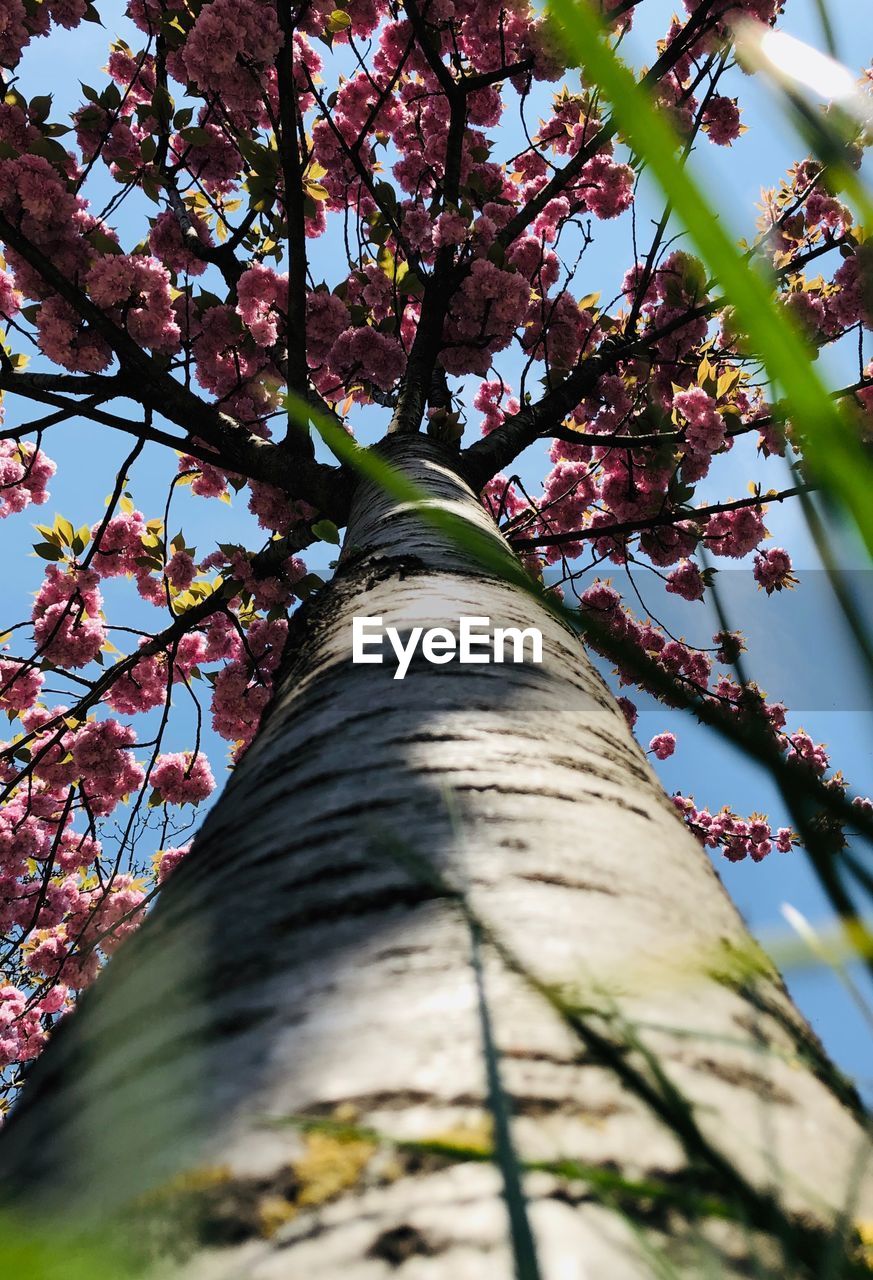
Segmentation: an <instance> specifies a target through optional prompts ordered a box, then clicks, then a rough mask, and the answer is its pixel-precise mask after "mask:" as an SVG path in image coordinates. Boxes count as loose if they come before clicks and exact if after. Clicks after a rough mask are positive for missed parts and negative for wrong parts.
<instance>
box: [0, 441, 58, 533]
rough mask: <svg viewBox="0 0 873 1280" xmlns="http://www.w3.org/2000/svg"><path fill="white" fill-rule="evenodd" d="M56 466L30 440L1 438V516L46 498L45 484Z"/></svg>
mask: <svg viewBox="0 0 873 1280" xmlns="http://www.w3.org/2000/svg"><path fill="white" fill-rule="evenodd" d="M56 470H57V468H56V467H55V464H54V463H53V462H52V460H51V458H49V457H47V456H46V454H44V453H43V451H42V449H37V448H35V447H34V445H32V444H31V443H30V441H29V440H23V441H21V443H20V444H19V443H16V442H15V441H14V440H0V519H2V518H3V517H4V516H8V515H12V514H14V513H16V512H19V511H23V510H24V508H25V507H28V506H30V504H31V503H34V504H35V505H36V506H42V505H43V503H45V502H47V501H48V496H49V494H48V489H47V487H46V486H47V485H48V482H49V480H51V478H52V476H53V475H54V474H55V471H56Z"/></svg>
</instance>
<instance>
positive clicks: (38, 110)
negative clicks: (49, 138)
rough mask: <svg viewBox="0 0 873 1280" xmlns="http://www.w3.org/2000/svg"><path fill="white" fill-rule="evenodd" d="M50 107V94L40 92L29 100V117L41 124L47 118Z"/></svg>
mask: <svg viewBox="0 0 873 1280" xmlns="http://www.w3.org/2000/svg"><path fill="white" fill-rule="evenodd" d="M51 109H52V95H51V94H50V93H41V94H39V96H38V97H36V98H31V100H30V117H31V119H32V120H35V121H36V122H37V123H38V124H43V123H44V122H45V121H46V120H48V115H49V112H50V111H51Z"/></svg>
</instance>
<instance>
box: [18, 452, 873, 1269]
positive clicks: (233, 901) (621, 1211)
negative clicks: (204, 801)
mask: <svg viewBox="0 0 873 1280" xmlns="http://www.w3.org/2000/svg"><path fill="white" fill-rule="evenodd" d="M388 453H389V456H390V459H391V461H392V462H393V463H394V464H395V465H396V466H398V467H399V468H401V469H402V471H403V472H404V473H405V474H406V475H407V476H409V477H410V478H411V479H413V480H414V481H415V482H416V483H417V484H419V485H420V486H422V487H423V488H424V489H425V490H426V491H427V493H428V494H429V496H430V499H431V501H432V503H433V504H434V505H437V506H440V507H442V508H445V509H451V510H453V511H454V512H456V513H457V514H460V515H461V516H463V518H464V519H466V520H468V521H469V522H470V523H471V524H472V525H475V526H476V527H478V528H479V529H482V530H490V531H491V532H492V535H493V537H494V540H495V545H497V544H498V543H499V535H498V534H497V533H496V531H494V529H493V525H492V524H491V521H490V519H489V518H488V516H487V515H486V514H485V512H484V511H483V510H482V508H481V506H480V505H479V503H478V501H477V499H476V497H475V496H474V494H473V493H472V491H471V490H470V489H469V488H468V487H467V485H466V484H465V483H464V482H463V481H462V480H460V479H459V478H458V476H457V475H456V474H455V472H454V470H453V466H452V458H451V455H450V454H448V453H445V452H444V451H443V450H442V449H441V447H439V446H437V445H436V444H434V443H433V442H431V441H429V440H427V439H425V438H423V437H413V438H400V439H395V440H394V441H393V442H392V444H391V445H390V446H389V447H388ZM501 545H502V544H501ZM355 615H381V617H382V618H383V621H384V623H385V625H391V626H395V627H397V628H398V630H400V632H401V633H403V634H406V633H408V631H409V629H410V628H411V627H413V626H425V627H427V626H435V625H440V624H442V625H446V626H449V627H451V628H453V629H455V630H456V629H457V620H458V618H459V617H460V616H462V615H475V616H487V617H489V618H490V619H491V620H492V624H493V625H495V626H520V627H528V626H536V627H538V628H539V629H540V630H541V631H542V634H543V650H544V652H543V661H542V664H541V665H533V664H531V663H529V662H526V663H523V664H518V665H516V664H512V663H504V664H503V665H497V664H491V665H483V666H461V665H459V664H458V663H457V662H456V661H453V662H451V663H449V664H448V665H442V666H435V665H431V664H429V663H426V662H424V661H423V660H422V659H421V658H420V657H419V658H417V659H416V660H414V661H413V663H412V666H411V668H410V670H409V672H408V674H407V676H406V678H405V679H404V680H395V679H394V678H393V675H394V667H393V665H392V664H391V663H387V664H386V665H383V666H372V665H363V666H362V665H353V664H352V662H351V635H352V618H353V617H354V616H355ZM480 961H481V963H480ZM483 997H484V998H483ZM483 1010H484V1012H483ZM491 1035H493V1038H494V1041H495V1042H496V1045H497V1048H498V1050H499V1062H496V1059H495V1057H494V1056H489V1054H488V1053H487V1052H485V1051H484V1047H485V1046H487V1042H488V1039H489V1036H491ZM489 1065H490V1066H491V1068H492V1070H491V1072H490V1076H489V1071H488V1066H489ZM497 1076H499V1079H496V1078H495V1077H497ZM489 1080H490V1083H489ZM501 1091H502V1093H503V1094H505V1098H506V1100H507V1103H508V1107H509V1109H510V1111H511V1113H512V1117H513V1119H512V1125H511V1127H512V1135H513V1140H514V1144H515V1148H516V1153H517V1156H518V1160H519V1161H520V1162H522V1164H523V1165H524V1166H525V1172H524V1175H523V1183H524V1189H525V1193H526V1197H527V1212H528V1215H529V1220H530V1223H531V1225H532V1228H533V1234H534V1237H535V1240H536V1246H537V1250H538V1254H539V1259H540V1267H541V1271H542V1274H543V1275H544V1276H545V1277H546V1278H547V1280H573V1278H574V1277H579V1278H580V1280H581V1278H582V1277H596V1278H598V1280H599V1278H600V1277H609V1278H610V1280H632V1278H633V1280H636V1278H637V1277H641V1276H646V1275H650V1274H673V1275H676V1274H679V1275H683V1276H684V1275H688V1276H699V1275H703V1274H709V1273H711V1274H716V1275H730V1276H733V1275H737V1276H740V1275H742V1276H746V1275H753V1274H755V1275H761V1274H765V1275H766V1274H774V1275H779V1276H785V1275H789V1276H793V1275H798V1276H800V1275H807V1274H809V1275H812V1274H816V1275H818V1274H823V1273H822V1272H821V1271H819V1270H817V1269H816V1267H817V1266H818V1262H817V1259H816V1251H817V1250H819V1249H820V1248H822V1247H824V1246H823V1244H822V1237H821V1235H820V1230H821V1229H826V1228H827V1226H828V1224H829V1223H830V1221H831V1218H832V1211H833V1210H840V1209H842V1208H845V1207H848V1208H849V1212H850V1213H852V1212H855V1209H854V1207H853V1206H854V1204H855V1201H856V1199H857V1197H858V1196H860V1197H861V1198H862V1199H863V1198H864V1197H866V1198H867V1203H868V1205H869V1194H868V1189H867V1188H864V1187H862V1186H861V1183H862V1178H861V1173H860V1169H861V1164H860V1157H861V1153H862V1151H863V1150H864V1149H865V1143H866V1139H865V1137H864V1129H863V1118H860V1113H859V1108H858V1104H857V1101H856V1099H855V1097H854V1094H853V1092H852V1090H851V1088H850V1087H849V1086H848V1085H846V1084H845V1082H843V1081H841V1079H840V1077H839V1075H838V1073H837V1072H836V1071H835V1070H834V1068H833V1067H831V1066H830V1064H829V1063H828V1062H827V1060H826V1058H825V1057H824V1055H823V1053H822V1051H821V1049H820V1047H819V1045H818V1043H817V1041H816V1040H815V1037H814V1036H813V1035H812V1033H811V1032H810V1030H809V1028H808V1027H807V1025H806V1024H805V1022H804V1021H803V1020H802V1018H801V1017H800V1015H799V1014H798V1013H797V1011H796V1010H795V1009H794V1007H793V1006H792V1004H791V1003H790V1001H789V999H788V997H787V995H786V993H785V990H784V988H783V986H782V983H781V981H780V980H779V978H778V975H776V974H775V973H774V972H773V971H772V969H771V968H770V967H769V966H768V965H767V963H766V962H765V961H764V960H763V958H762V957H761V956H760V954H759V953H758V952H757V951H756V949H755V947H754V945H753V943H752V941H751V939H750V937H749V935H748V933H747V932H746V930H745V928H744V926H743V924H742V922H741V921H740V919H739V917H738V915H737V912H736V911H735V910H734V908H733V906H732V905H731V903H730V902H729V900H728V898H727V896H726V894H725V893H724V891H723V889H722V887H721V885H720V883H719V881H718V878H717V876H716V874H715V872H714V871H713V870H712V868H711V866H710V864H709V861H708V859H707V858H706V856H705V855H704V853H703V852H702V851H701V849H700V848H699V847H698V845H697V843H696V841H695V840H694V839H693V837H692V836H691V835H690V834H689V833H688V832H687V831H686V830H685V829H684V828H683V825H682V823H681V821H680V820H679V818H678V817H677V815H676V813H675V811H674V809H673V806H672V805H671V803H670V802H669V800H668V799H667V797H666V796H665V795H664V792H663V791H662V789H661V787H660V785H659V783H658V782H657V780H656V778H655V776H654V774H653V773H652V770H651V769H650V768H649V765H648V763H647V762H646V760H645V757H644V755H643V753H642V752H641V750H640V749H639V747H638V746H637V745H636V744H635V743H634V741H633V739H632V737H631V735H630V733H629V731H628V729H627V727H626V725H625V722H624V719H623V716H622V714H621V711H620V710H619V709H618V707H617V705H616V702H615V700H614V698H613V697H612V695H611V694H610V693H609V691H608V690H607V688H606V687H605V685H604V684H603V682H602V680H601V679H600V677H599V676H598V675H597V673H596V672H595V671H594V669H593V668H592V666H591V664H590V662H589V661H588V659H587V657H586V655H585V653H584V651H583V648H582V646H581V644H580V643H579V640H578V638H577V637H576V635H574V634H573V632H572V631H571V630H570V629H569V628H567V627H565V626H564V625H563V623H562V622H561V621H559V620H558V619H557V618H556V617H554V616H553V615H552V614H551V613H550V612H549V611H548V610H547V609H546V608H544V607H542V606H540V605H539V604H538V603H537V601H536V600H535V599H534V598H533V597H531V596H530V595H528V594H526V593H525V592H524V591H523V590H522V589H521V588H520V587H518V586H516V585H513V584H511V583H508V582H506V581H502V580H500V579H499V578H498V577H496V576H493V575H491V574H489V573H487V572H483V571H482V569H481V568H480V567H478V566H477V565H476V564H475V563H473V562H471V560H470V559H469V558H468V556H467V555H466V554H465V553H464V552H462V551H461V550H459V549H458V548H457V546H455V545H453V544H452V543H451V542H450V541H449V540H448V539H447V538H446V537H444V536H443V535H441V534H438V533H435V532H434V531H433V529H431V528H429V527H427V526H425V525H424V524H423V523H422V521H421V518H420V516H419V515H418V514H417V513H416V512H415V511H414V510H411V509H409V508H408V507H406V506H404V505H402V504H399V503H398V502H396V501H395V500H393V499H390V498H388V497H386V496H385V495H383V494H381V493H380V492H378V491H376V490H375V489H374V488H373V486H371V485H369V484H362V485H361V486H360V487H359V492H358V493H357V496H356V500H355V504H354V510H353V514H352V517H351V520H350V524H349V529H348V535H347V539H346V551H345V553H344V560H343V564H342V565H341V568H340V570H339V571H338V573H337V574H336V576H335V578H334V580H333V581H332V582H331V583H330V585H329V586H327V587H326V588H325V589H324V590H323V591H322V592H321V593H320V594H319V595H318V597H317V598H315V599H314V601H313V603H312V604H311V605H310V606H306V607H304V608H303V609H301V611H300V613H299V615H298V616H297V618H296V620H295V621H294V623H293V624H292V634H291V638H290V643H289V654H288V658H287V664H286V666H285V668H284V675H283V678H282V680H281V684H280V688H279V692H278V695H277V697H276V699H275V701H274V704H273V706H272V708H271V710H270V712H269V714H268V716H267V718H266V721H265V724H264V726H263V728H262V730H261V733H260V735H259V737H258V738H257V740H256V741H255V743H254V744H253V745H252V747H251V748H250V750H249V751H248V753H247V754H246V756H245V758H244V759H243V761H242V763H241V765H240V766H239V767H238V768H237V770H236V771H235V772H234V774H233V775H232V777H231V780H230V782H229V784H228V786H227V788H226V791H225V793H224V795H223V796H222V798H221V799H220V800H219V802H218V803H217V805H216V806H215V808H214V809H213V811H212V812H211V814H210V815H209V817H208V819H207V820H206V822H205V824H204V827H203V830H202V833H201V835H200V836H199V838H198V840H197V842H196V845H195V848H194V850H193V851H192V853H191V854H190V856H189V858H188V859H187V861H186V862H185V863H184V864H183V865H182V866H181V867H180V868H179V869H178V870H177V871H176V872H175V873H174V875H173V876H172V877H171V879H170V881H169V883H168V885H167V887H166V889H165V890H164V892H163V894H162V897H161V901H160V903H159V905H158V907H157V908H156V910H155V911H154V913H153V915H152V916H151V918H150V919H149V920H148V921H147V922H146V923H145V925H144V926H143V928H142V929H141V931H140V932H139V934H138V935H137V936H136V937H135V938H133V939H131V940H130V942H129V943H127V944H126V945H125V947H124V948H123V949H122V950H121V952H120V953H119V955H118V956H117V957H116V958H115V959H114V960H113V961H112V963H111V964H110V965H109V967H108V970H107V972H106V973H105V974H104V975H103V976H102V977H101V979H100V980H99V982H98V983H97V985H96V987H95V989H94V991H93V992H91V993H89V995H88V996H87V997H86V998H85V999H84V1001H83V1004H82V1008H81V1010H80V1011H79V1012H78V1013H77V1014H76V1015H75V1016H74V1017H73V1018H72V1019H70V1020H69V1021H68V1023H67V1024H65V1025H63V1026H62V1027H61V1028H60V1030H59V1033H58V1035H57V1037H56V1039H55V1041H54V1043H52V1044H51V1045H50V1046H49V1048H48V1050H47V1052H46V1054H45V1055H44V1057H43V1058H42V1059H41V1060H40V1061H39V1063H38V1064H37V1066H36V1067H35V1069H34V1071H33V1073H32V1079H31V1080H30V1081H29V1084H28V1087H27V1089H26V1090H25V1096H24V1099H23V1101H22V1103H21V1105H20V1107H19V1109H18V1111H17V1112H16V1113H15V1115H14V1116H13V1118H12V1119H11V1121H10V1122H9V1124H8V1127H7V1130H6V1132H5V1134H4V1136H3V1140H2V1142H0V1172H2V1176H3V1180H4V1188H5V1195H6V1198H7V1200H8V1199H12V1200H14V1201H16V1203H17V1204H19V1205H24V1206H26V1207H29V1208H30V1209H31V1210H32V1211H38V1212H40V1213H52V1214H56V1213H58V1214H59V1213H61V1212H63V1213H66V1214H71V1215H74V1216H76V1215H78V1216H79V1217H81V1216H83V1215H84V1216H87V1215H93V1214H96V1213H101V1214H105V1213H107V1212H110V1211H115V1210H118V1209H120V1208H121V1207H122V1206H124V1205H126V1204H128V1203H129V1201H130V1200H131V1198H133V1197H136V1196H139V1197H140V1200H139V1203H140V1206H145V1207H144V1208H142V1207H141V1212H143V1213H147V1214H148V1213H152V1214H157V1216H158V1217H161V1215H163V1219H164V1221H165V1222H166V1221H169V1222H171V1224H172V1225H171V1226H170V1227H169V1228H165V1229H166V1231H167V1233H168V1235H170V1236H172V1237H173V1238H174V1245H175V1246H176V1247H177V1252H178V1253H179V1254H180V1256H182V1257H183V1259H184V1260H185V1272H184V1274H185V1275H186V1276H188V1275H190V1276H192V1277H193V1276H196V1277H198V1278H199V1277H209V1278H210V1280H212V1278H213V1277H226V1278H227V1280H230V1278H232V1280H239V1278H241V1277H251V1278H252V1280H255V1278H257V1280H272V1278H274V1277H275V1278H278V1277H291V1276H294V1277H301V1278H302V1277H306V1278H307V1280H339V1278H340V1277H342V1280H370V1278H371V1277H372V1278H373V1280H376V1278H377V1277H387V1276H390V1275H395V1274H398V1275H400V1276H401V1277H403V1276H406V1277H412V1278H419V1277H420V1278H421V1280H426V1278H429V1277H446V1280H466V1278H468V1277H469V1278H470V1280H474V1278H475V1280H480V1278H481V1280H485V1277H487V1278H488V1280H498V1278H502V1277H508V1276H509V1275H511V1274H512V1270H513V1253H512V1247H511V1245H510V1242H509V1239H510V1236H509V1231H508V1228H507V1213H506V1208H505V1205H504V1203H503V1182H504V1177H506V1178H508V1181H509V1189H510V1192H511V1189H512V1188H511V1183H512V1178H511V1172H512V1162H511V1161H510V1160H509V1158H508V1157H507V1155H506V1153H505V1151H504V1152H503V1156H502V1161H496V1162H491V1161H489V1160H488V1159H487V1155H488V1152H489V1150H490V1148H491V1145H492V1140H491V1134H492V1131H494V1132H495V1134H496V1137H497V1138H498V1139H499V1138H500V1137H501V1127H500V1125H499V1123H496V1124H495V1125H492V1113H494V1115H495V1116H497V1117H499V1112H500V1106H499V1102H500V1098H501V1096H502V1094H501ZM497 1145H498V1146H499V1145H501V1144H500V1143H499V1142H498V1144H497ZM504 1146H505V1144H504ZM567 1162H575V1164H568V1163H567ZM531 1166H536V1167H535V1168H533V1167H531ZM180 1170H185V1171H187V1172H186V1174H185V1176H184V1177H181V1178H180V1177H179V1176H174V1175H178V1173H179V1171H180ZM149 1190H151V1194H150V1195H149V1196H146V1197H143V1194H142V1193H144V1192H146V1191H149ZM125 1211H126V1212H127V1210H125ZM867 1212H870V1210H869V1208H868V1209H867ZM168 1215H169V1216H168ZM514 1221H515V1224H516V1238H517V1239H519V1238H521V1237H523V1229H522V1228H523V1223H522V1227H519V1225H518V1224H519V1215H518V1207H517V1205H516V1212H515V1219H514ZM154 1230H157V1229H156V1228H155V1229H154ZM522 1244H523V1239H522ZM653 1251H654V1252H653ZM655 1254H658V1255H659V1256H660V1257H662V1258H663V1259H667V1260H669V1264H671V1265H672V1267H673V1270H672V1271H664V1270H663V1265H666V1263H662V1262H661V1261H658V1260H657V1259H655V1260H653V1259H654V1258H655ZM518 1265H519V1267H520V1273H522V1274H528V1275H530V1274H532V1273H531V1272H530V1270H529V1269H528V1270H527V1271H526V1272H525V1269H524V1265H523V1264H518ZM658 1267H662V1269H661V1270H658ZM755 1267H757V1268H758V1270H757V1271H756V1270H755ZM807 1267H808V1268H809V1270H807ZM707 1268H709V1269H710V1270H709V1271H707ZM158 1273H159V1274H161V1275H165V1274H167V1272H166V1269H164V1270H161V1268H160V1267H159V1268H158Z"/></svg>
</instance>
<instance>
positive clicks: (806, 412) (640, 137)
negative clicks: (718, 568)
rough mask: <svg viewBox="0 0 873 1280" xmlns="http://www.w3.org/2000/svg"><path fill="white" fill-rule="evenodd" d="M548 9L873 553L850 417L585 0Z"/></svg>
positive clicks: (872, 472) (810, 456)
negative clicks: (691, 243)
mask: <svg viewBox="0 0 873 1280" xmlns="http://www.w3.org/2000/svg"><path fill="white" fill-rule="evenodd" d="M547 7H548V11H549V12H550V14H551V16H552V18H553V20H554V22H555V24H556V27H557V30H558V34H559V36H560V38H561V39H562V41H563V44H564V47H565V50H566V52H567V53H568V54H569V55H570V57H571V58H572V59H573V61H574V62H575V63H576V64H578V65H579V66H581V67H583V68H584V70H585V74H586V77H587V79H588V80H589V81H590V82H591V83H592V84H595V85H596V86H597V87H598V88H599V89H600V91H601V93H602V94H603V96H604V97H605V98H606V99H607V100H608V101H609V103H610V104H611V107H612V111H613V114H614V118H615V120H616V122H617V124H618V126H619V129H620V130H621V133H622V136H623V137H624V138H625V139H626V141H627V142H628V144H629V145H630V146H631V147H633V149H634V150H635V151H636V153H637V154H638V155H639V156H641V157H642V158H643V159H644V160H645V161H646V164H647V165H648V168H649V170H650V172H651V173H652V174H653V175H654V177H655V178H656V179H657V181H658V183H659V185H660V187H661V189H662V191H663V194H664V195H665V196H666V198H667V199H668V200H669V201H670V203H671V204H672V206H673V208H674V210H675V213H676V215H677V217H678V218H679V219H680V221H681V222H682V223H683V224H684V226H685V227H686V228H687V230H688V232H689V235H690V236H691V238H692V240H693V241H694V244H695V246H696V248H697V251H698V253H699V254H700V256H701V258H702V259H703V261H704V263H705V264H706V267H707V269H708V271H709V272H710V273H711V275H713V276H715V277H717V278H718V280H719V282H720V284H721V286H722V289H723V290H724V293H725V296H726V297H727V298H728V300H729V302H730V304H731V305H732V306H733V308H734V310H735V313H736V316H737V319H738V321H739V324H740V326H741V328H742V330H743V332H744V334H745V335H746V336H747V338H748V340H749V342H750V344H751V346H752V348H753V349H754V351H755V352H756V354H757V355H759V356H760V358H761V359H762V361H763V363H764V366H765V368H766V370H767V374H768V376H769V378H770V380H771V382H772V384H773V388H774V393H775V394H776V395H781V396H782V397H783V398H784V404H785V410H786V413H787V416H788V417H789V418H790V419H791V421H792V423H793V424H794V427H795V428H796V430H797V432H798V435H799V436H800V438H801V440H802V443H803V451H804V456H805V458H806V460H807V462H808V464H809V466H810V468H811V470H812V471H814V473H815V475H816V477H817V479H818V480H819V482H820V483H821V484H822V486H823V487H825V488H826V489H828V490H829V491H830V492H831V493H832V494H833V495H834V496H835V497H836V498H837V499H838V500H839V501H841V502H842V503H843V504H844V505H845V506H846V507H847V508H848V510H849V511H850V512H851V513H852V515H853V517H854V519H855V521H856V523H857V525H858V528H859V530H860V532H861V534H862V536H863V538H864V541H865V543H866V545H867V548H868V550H869V551H870V552H871V554H873V504H871V502H870V493H871V491H873V461H871V459H870V458H869V456H868V454H867V451H866V450H865V448H864V446H863V443H862V441H861V440H860V438H859V436H858V434H857V432H856V431H855V430H854V429H853V427H852V425H851V422H850V421H849V419H848V417H846V416H845V415H844V414H843V413H842V412H841V411H840V409H839V408H838V407H837V406H836V405H835V404H834V402H833V401H832V400H831V397H830V395H829V394H828V390H827V388H826V386H825V384H824V383H823V381H822V380H821V378H820V377H819V376H818V374H817V372H816V370H815V369H814V367H813V365H812V362H811V360H810V358H809V354H808V351H807V348H806V345H805V343H804V341H803V339H802V338H801V336H800V334H799V333H798V331H797V330H796V329H795V327H794V326H793V324H792V323H791V321H790V320H789V318H788V316H787V315H786V314H785V313H784V311H783V310H782V309H781V308H780V307H779V305H778V304H777V303H776V302H775V301H774V298H773V290H772V287H771V283H770V281H769V280H768V279H767V277H766V276H765V275H764V274H763V273H762V272H761V270H760V269H759V268H758V267H756V266H755V265H753V264H751V263H749V262H747V261H746V260H745V259H744V258H743V256H742V254H741V253H740V251H739V249H738V248H737V247H736V246H735V245H734V243H733V241H732V240H731V238H730V236H729V235H728V233H727V232H726V231H725V229H724V227H723V226H722V224H721V222H720V221H719V217H718V212H717V210H716V209H714V208H713V207H712V205H711V204H710V203H709V201H708V200H707V199H706V198H705V197H704V195H703V193H702V192H701V190H700V188H699V187H698V185H697V184H696V182H695V181H694V179H693V178H692V176H691V175H690V174H689V173H688V172H687V170H686V169H685V168H684V167H683V165H682V164H681V163H680V161H679V158H678V154H677V153H678V151H679V148H680V145H681V144H680V141H679V139H678V137H677V135H676V133H675V132H674V130H673V129H672V128H671V126H670V124H669V123H668V121H667V119H666V118H665V115H664V113H663V111H659V110H657V109H656V108H655V106H654V103H653V100H652V98H651V96H650V94H649V93H648V91H647V90H646V89H645V88H644V87H643V86H641V85H640V84H638V83H637V80H636V78H635V77H634V75H633V74H632V72H631V71H630V70H629V69H628V68H627V67H626V66H625V64H624V63H623V62H622V61H621V60H620V59H619V58H618V57H617V56H616V55H615V53H614V52H613V50H612V48H611V47H610V45H609V44H608V42H607V40H606V38H605V36H604V33H603V29H602V26H601V23H600V19H599V17H598V16H597V14H596V13H595V12H594V10H593V9H592V7H591V5H590V4H589V3H588V2H587V0H549V3H548V6H547Z"/></svg>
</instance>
